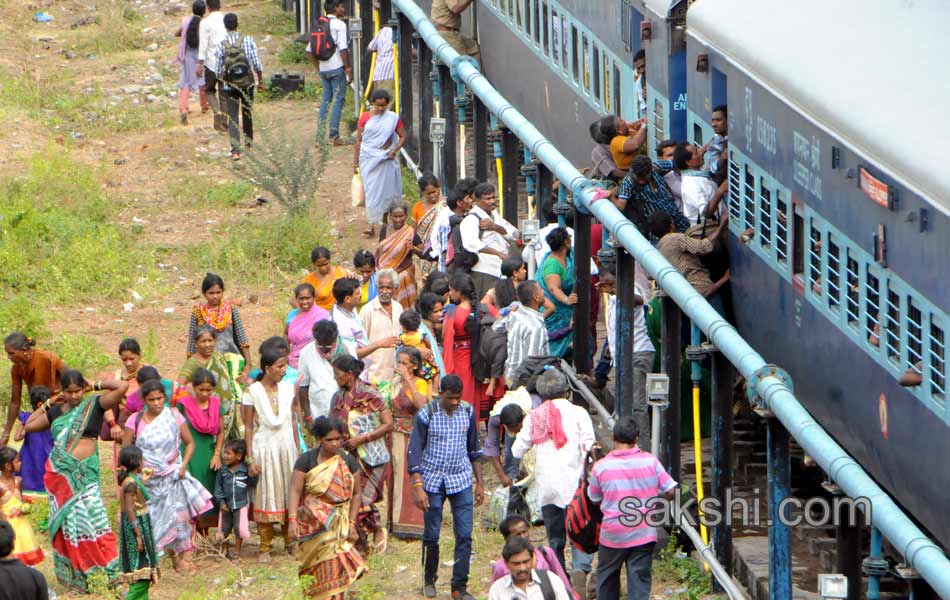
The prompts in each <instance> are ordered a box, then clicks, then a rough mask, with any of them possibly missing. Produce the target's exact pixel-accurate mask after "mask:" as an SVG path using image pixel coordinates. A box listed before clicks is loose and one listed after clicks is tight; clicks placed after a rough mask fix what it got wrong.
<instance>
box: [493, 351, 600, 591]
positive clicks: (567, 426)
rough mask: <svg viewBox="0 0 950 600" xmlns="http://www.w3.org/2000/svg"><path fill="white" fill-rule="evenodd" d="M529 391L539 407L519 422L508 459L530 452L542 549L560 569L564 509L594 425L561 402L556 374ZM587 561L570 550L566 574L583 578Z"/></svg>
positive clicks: (562, 390) (566, 390) (563, 388)
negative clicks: (544, 535)
mask: <svg viewBox="0 0 950 600" xmlns="http://www.w3.org/2000/svg"><path fill="white" fill-rule="evenodd" d="M535 387H536V388H537V391H538V395H539V396H541V398H543V399H544V400H545V402H544V403H543V404H542V405H541V406H539V407H537V408H535V409H533V410H532V411H531V413H530V414H529V415H528V417H527V418H526V419H525V420H524V425H522V427H521V431H519V432H518V435H517V437H515V441H514V444H512V446H511V454H512V456H514V457H515V458H518V459H520V458H521V457H523V456H524V455H525V453H526V452H527V451H528V450H529V449H530V448H531V447H532V446H534V447H535V467H534V476H535V479H536V481H537V483H538V486H539V489H540V494H539V498H538V502H539V503H540V504H541V516H542V517H543V518H544V529H545V531H546V532H547V535H548V545H549V546H551V548H552V549H553V550H554V553H555V554H556V555H557V558H558V560H559V561H560V562H561V566H564V547H565V545H566V544H567V531H566V529H565V527H564V517H565V509H566V508H567V505H568V504H570V502H571V499H572V498H573V497H574V492H575V491H577V484H578V483H579V482H580V478H581V476H582V475H583V473H584V464H585V461H586V459H587V453H588V451H589V450H590V448H591V446H593V444H594V441H595V438H594V424H593V422H591V420H590V414H588V412H587V411H586V410H584V409H583V408H581V407H580V406H576V405H574V404H572V403H571V401H570V400H568V399H567V396H568V395H569V394H570V391H571V388H570V385H569V384H568V382H567V378H566V377H565V376H564V375H563V374H562V373H561V372H560V371H556V370H553V369H550V370H547V371H545V372H544V373H542V374H541V376H540V377H538V382H537V384H536V386H535ZM591 560H592V556H591V555H589V554H585V553H583V552H581V551H579V550H578V549H577V548H572V550H571V566H572V571H583V572H584V573H589V572H590V564H591Z"/></svg>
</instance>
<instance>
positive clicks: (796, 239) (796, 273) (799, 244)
mask: <svg viewBox="0 0 950 600" xmlns="http://www.w3.org/2000/svg"><path fill="white" fill-rule="evenodd" d="M804 275H805V216H804V215H802V213H801V212H800V209H799V208H797V207H795V206H793V207H792V276H793V277H796V278H797V279H798V280H799V281H800V282H801V281H803V280H804Z"/></svg>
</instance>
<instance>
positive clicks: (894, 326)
mask: <svg viewBox="0 0 950 600" xmlns="http://www.w3.org/2000/svg"><path fill="white" fill-rule="evenodd" d="M885 333H886V336H885V338H886V347H885V351H886V353H887V357H888V358H889V359H890V360H892V361H894V362H895V363H897V364H900V360H901V297H900V294H898V293H897V292H895V291H894V290H893V289H891V285H890V282H888V285H887V321H886V325H885Z"/></svg>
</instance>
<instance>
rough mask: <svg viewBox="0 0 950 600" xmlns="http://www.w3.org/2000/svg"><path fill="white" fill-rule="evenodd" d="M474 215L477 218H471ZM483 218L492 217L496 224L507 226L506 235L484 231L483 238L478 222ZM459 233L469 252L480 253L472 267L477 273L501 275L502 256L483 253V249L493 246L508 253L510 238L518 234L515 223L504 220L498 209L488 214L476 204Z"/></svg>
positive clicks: (461, 225) (463, 222) (493, 275)
mask: <svg viewBox="0 0 950 600" xmlns="http://www.w3.org/2000/svg"><path fill="white" fill-rule="evenodd" d="M472 215H474V216H475V218H471V216H472ZM481 219H491V220H492V221H493V222H494V223H495V224H496V225H501V226H502V227H504V228H505V235H501V234H500V233H498V232H497V231H487V230H486V231H484V232H482V236H481V238H479V237H478V234H479V227H478V223H479V221H480V220H481ZM459 233H460V234H461V235H462V246H464V247H465V249H466V250H468V251H469V252H474V253H476V254H478V262H477V263H475V266H474V267H472V271H475V272H476V273H484V274H485V275H491V276H492V277H501V258H500V257H498V256H495V255H494V254H482V253H481V251H482V250H484V249H486V248H492V249H494V250H497V251H499V252H501V253H502V254H505V255H507V254H508V240H514V239H515V238H516V237H517V235H518V229H517V228H515V226H514V225H512V224H511V223H509V222H508V221H506V220H504V219H503V218H502V217H501V215H499V214H498V211H497V210H493V211H492V212H491V214H488V213H487V212H485V211H484V210H482V209H481V208H479V207H477V206H475V207H473V208H472V210H471V212H469V213H468V214H467V215H465V218H464V219H462V223H461V224H460V225H459Z"/></svg>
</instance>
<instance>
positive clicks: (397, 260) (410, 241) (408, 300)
mask: <svg viewBox="0 0 950 600" xmlns="http://www.w3.org/2000/svg"><path fill="white" fill-rule="evenodd" d="M408 216H409V207H408V206H406V205H405V204H399V205H397V206H394V207H392V208H391V209H389V222H388V223H387V224H386V225H383V226H382V228H381V229H380V230H379V245H378V246H377V247H376V268H377V269H378V270H380V271H381V270H383V269H393V270H395V271H396V273H398V274H399V289H398V290H397V292H396V300H397V301H398V302H399V304H401V305H402V306H403V308H410V307H412V306H414V305H415V303H416V267H415V265H414V264H413V263H412V257H413V256H422V239H421V238H420V237H419V236H418V235H416V232H415V230H414V229H413V228H412V226H411V225H407V224H406V219H407V217H408Z"/></svg>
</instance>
